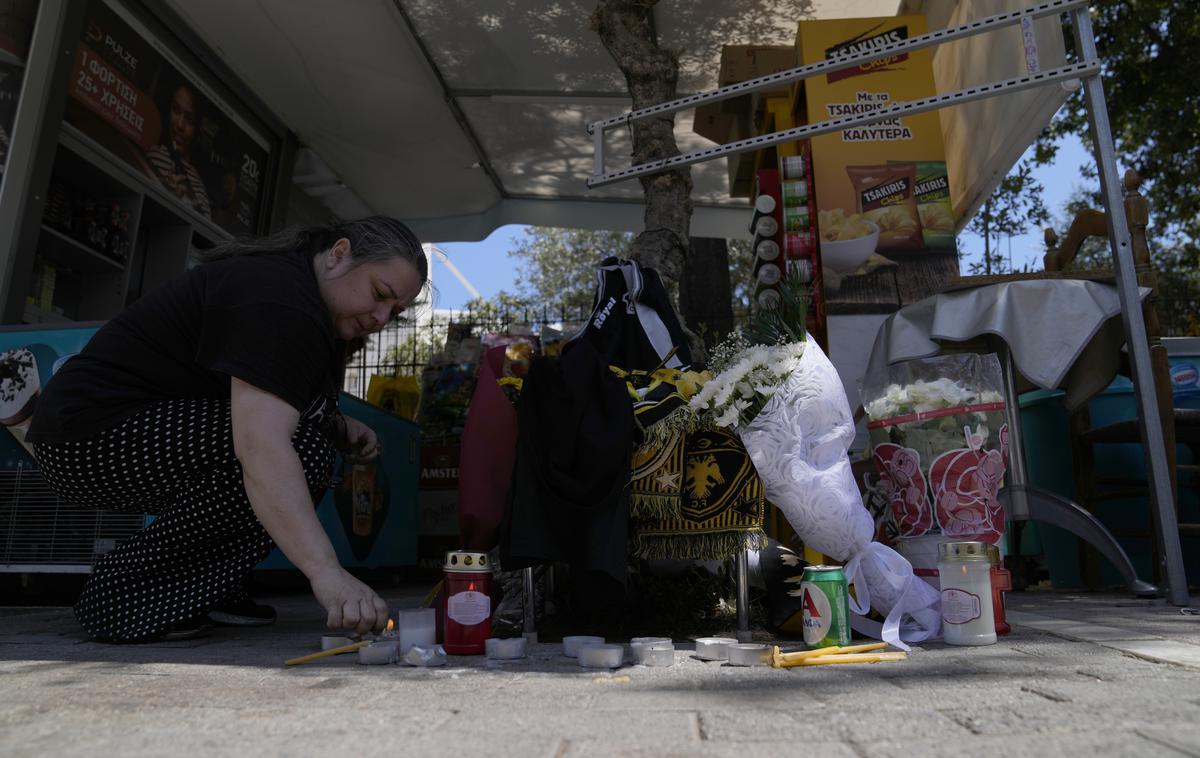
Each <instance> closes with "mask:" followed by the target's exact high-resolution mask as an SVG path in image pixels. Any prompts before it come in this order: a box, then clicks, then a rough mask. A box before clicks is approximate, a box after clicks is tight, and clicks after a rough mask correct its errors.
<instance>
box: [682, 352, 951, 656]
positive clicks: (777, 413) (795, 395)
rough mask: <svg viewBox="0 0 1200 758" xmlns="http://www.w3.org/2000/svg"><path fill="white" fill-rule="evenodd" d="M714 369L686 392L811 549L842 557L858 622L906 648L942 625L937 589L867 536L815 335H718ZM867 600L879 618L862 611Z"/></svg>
mask: <svg viewBox="0 0 1200 758" xmlns="http://www.w3.org/2000/svg"><path fill="white" fill-rule="evenodd" d="M713 370H714V374H715V376H714V378H713V379H712V380H711V381H710V382H708V383H706V384H705V386H704V387H703V388H702V389H701V391H700V392H699V393H697V395H696V396H695V397H693V398H692V400H691V405H692V408H693V409H694V410H695V411H697V412H698V413H700V414H701V415H703V416H707V418H708V419H709V420H711V422H712V423H715V424H718V425H720V426H727V427H731V428H733V429H734V431H736V432H737V434H738V436H739V437H740V438H741V440H742V444H744V445H745V446H746V450H747V452H748V453H749V455H750V459H751V460H752V461H753V462H754V466H755V468H756V469H757V471H758V475H759V477H760V478H761V479H762V482H763V488H764V490H765V493H766V496H767V499H768V500H770V501H771V502H772V503H773V504H774V505H775V506H776V507H777V508H779V509H780V510H781V511H782V512H783V514H784V516H785V517H786V518H787V520H788V522H789V523H790V524H791V525H792V528H794V529H795V530H796V533H797V534H798V535H799V536H800V538H801V539H802V540H803V541H804V543H805V544H806V545H808V546H810V547H812V548H813V549H815V550H819V551H820V552H822V553H824V554H825V555H828V556H830V557H831V558H833V559H835V560H839V561H844V562H845V572H846V576H847V578H848V579H849V580H850V581H851V582H852V583H853V584H854V587H855V598H853V599H852V600H851V610H852V611H853V612H854V613H855V614H857V615H856V616H855V618H854V619H853V620H852V624H853V626H854V627H855V628H856V629H859V630H860V631H863V632H865V633H868V634H873V635H875V636H876V637H880V638H882V639H884V640H886V641H887V642H890V643H892V644H894V645H897V646H899V647H901V648H905V649H907V646H906V645H905V644H904V642H903V640H907V641H910V642H915V641H920V640H923V639H927V638H929V637H932V636H936V635H937V633H938V631H939V629H940V621H941V617H940V613H939V610H938V596H937V592H936V591H934V590H933V589H932V588H931V587H929V586H928V585H926V584H925V583H923V582H921V581H920V580H918V579H916V578H915V577H914V576H913V572H912V567H911V566H910V565H909V564H908V562H907V561H906V560H905V559H904V558H903V557H902V556H900V555H899V554H898V553H896V552H895V551H893V550H891V549H890V548H888V547H886V546H884V545H880V544H879V543H876V542H872V537H873V535H874V522H873V521H872V519H871V516H870V514H869V513H868V512H867V509H866V507H865V506H864V505H863V502H862V498H861V496H860V495H859V492H858V487H857V485H856V484H855V481H854V477H853V475H852V474H851V471H850V459H849V457H848V455H847V450H848V449H849V446H850V443H851V442H852V441H853V439H854V422H853V419H852V417H851V414H850V407H849V403H848V402H847V401H846V393H845V391H844V390H843V388H842V383H841V380H840V379H839V378H838V375H837V371H836V370H835V369H834V367H833V364H832V363H830V362H829V359H828V358H826V357H825V354H824V353H823V352H822V351H821V349H820V347H818V346H817V345H816V343H814V342H811V341H808V342H800V341H793V342H787V343H783V344H776V345H768V346H763V345H757V346H756V345H751V344H749V342H747V341H743V342H740V343H739V342H734V343H726V345H725V346H724V347H723V348H722V349H719V350H718V351H716V355H715V356H714V366H713ZM871 608H874V609H875V610H877V611H879V612H880V613H881V614H882V615H884V616H885V617H886V621H885V622H884V623H883V624H882V625H880V624H877V623H875V622H871V621H869V620H867V619H866V614H867V612H868V611H869V609H871Z"/></svg>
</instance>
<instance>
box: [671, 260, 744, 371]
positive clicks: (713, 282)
mask: <svg viewBox="0 0 1200 758" xmlns="http://www.w3.org/2000/svg"><path fill="white" fill-rule="evenodd" d="M690 242H691V252H690V253H689V255H688V265H687V267H686V268H685V269H684V270H683V276H682V277H680V279H679V309H680V311H682V315H683V320H684V324H685V325H686V326H687V328H688V329H690V330H692V331H693V332H695V333H696V334H698V335H699V336H700V339H701V340H703V342H704V346H705V347H706V348H709V349H711V348H712V347H714V346H715V345H716V344H717V343H718V342H720V341H721V340H723V339H724V338H725V335H727V334H729V333H730V332H731V331H733V304H732V302H731V301H732V300H733V287H732V284H731V283H730V280H729V245H728V243H727V242H726V241H725V240H723V239H717V238H713V237H692V238H691V240H690Z"/></svg>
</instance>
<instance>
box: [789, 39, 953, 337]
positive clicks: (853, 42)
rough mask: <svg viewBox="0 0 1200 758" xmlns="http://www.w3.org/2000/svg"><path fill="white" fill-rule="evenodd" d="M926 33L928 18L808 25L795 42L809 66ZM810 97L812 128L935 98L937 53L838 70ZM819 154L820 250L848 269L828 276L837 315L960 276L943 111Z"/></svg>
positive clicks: (876, 129)
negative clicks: (901, 104) (943, 131)
mask: <svg viewBox="0 0 1200 758" xmlns="http://www.w3.org/2000/svg"><path fill="white" fill-rule="evenodd" d="M924 33H925V19H924V17H922V16H898V17H888V18H859V19H838V20H829V21H802V22H800V25H799V32H798V35H797V45H798V47H799V58H800V60H801V63H802V64H804V65H807V64H811V63H817V62H820V61H823V60H827V59H836V58H838V57H846V56H850V55H856V54H859V53H862V52H865V51H870V50H876V49H879V48H881V47H884V46H886V45H889V44H892V43H896V42H901V41H903V40H905V39H908V38H910V37H915V36H917V35H920V34H924ZM803 91H804V97H803V103H802V108H801V110H803V111H805V116H806V119H807V121H808V122H809V123H816V122H818V121H826V120H829V119H834V118H845V117H853V116H857V115H863V114H867V113H871V112H873V111H875V110H878V109H880V108H884V107H887V106H889V105H891V104H893V103H897V102H904V101H911V100H917V99H920V98H924V97H930V96H932V95H935V94H936V93H937V89H936V87H935V85H934V80H933V68H932V51H931V50H929V49H923V50H916V51H911V52H904V53H900V54H895V55H892V56H890V57H885V58H882V59H879V60H875V61H869V62H866V63H859V64H854V65H850V66H847V67H846V68H843V69H840V70H835V71H830V72H827V73H826V74H824V75H820V76H815V77H811V78H809V79H807V80H805V82H804V89H803ZM812 154H813V162H812V167H813V181H814V184H815V188H814V189H815V193H814V194H815V196H816V204H817V230H818V234H819V242H818V245H819V247H820V249H821V254H822V260H823V262H824V263H825V267H826V269H830V268H836V267H837V266H838V265H841V267H842V270H838V271H835V274H836V276H833V277H829V278H828V279H827V281H826V295H827V298H828V303H829V308H830V312H831V313H836V312H843V313H845V312H851V313H852V312H887V311H890V310H895V309H896V308H898V307H900V306H901V305H904V304H906V303H909V302H913V301H915V300H918V299H921V298H923V297H926V296H928V295H931V294H933V293H934V292H936V291H938V290H940V289H941V287H942V286H944V284H945V282H946V280H947V279H949V277H950V276H952V275H954V274H957V273H958V262H957V255H956V251H955V239H954V217H953V212H952V209H951V206H950V184H949V180H948V178H947V172H946V157H945V149H944V146H943V143H942V131H941V121H940V117H939V115H938V112H937V111H932V112H927V113H921V114H917V115H911V116H905V117H903V118H893V119H889V120H887V121H884V122H881V123H876V124H868V125H863V126H854V127H850V128H847V129H843V130H841V131H838V132H834V133H831V134H826V135H822V136H820V137H815V138H813V140H812ZM875 235H878V236H877V238H875V239H874V241H872V238H873V237H875ZM856 243H857V244H856Z"/></svg>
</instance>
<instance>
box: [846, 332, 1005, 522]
mask: <svg viewBox="0 0 1200 758" xmlns="http://www.w3.org/2000/svg"><path fill="white" fill-rule="evenodd" d="M1002 388H1003V379H1002V376H1001V373H1000V363H999V361H998V360H997V359H996V356H995V355H982V356H981V355H975V354H961V355H948V356H940V357H936V358H923V359H919V360H914V361H905V362H904V363H900V364H896V365H894V366H889V367H888V368H887V369H886V370H885V371H883V372H879V373H878V374H875V375H871V376H868V377H865V378H864V380H863V383H862V396H863V408H864V410H866V413H867V416H868V418H869V422H868V424H867V428H868V429H869V430H870V434H871V446H872V458H873V459H874V461H875V466H876V468H877V469H878V471H879V474H880V476H881V477H882V485H883V487H884V490H885V492H886V493H887V495H888V497H889V499H890V501H891V512H892V518H893V520H894V521H895V523H896V527H897V530H898V532H899V535H900V537H901V539H902V540H911V539H915V538H918V537H921V536H924V535H927V534H932V535H936V534H941V535H944V536H945V537H947V538H953V539H956V540H983V541H985V542H988V543H990V544H996V543H998V542H999V541H1000V538H1001V537H1002V536H1003V533H1004V514H1003V511H1002V509H1001V507H1000V503H999V500H998V492H999V489H1000V485H1001V482H1002V481H1003V478H1004V471H1005V468H1006V463H1007V460H1008V426H1007V417H1006V415H1005V403H1004V396H1003V394H1002V393H1001V389H1002Z"/></svg>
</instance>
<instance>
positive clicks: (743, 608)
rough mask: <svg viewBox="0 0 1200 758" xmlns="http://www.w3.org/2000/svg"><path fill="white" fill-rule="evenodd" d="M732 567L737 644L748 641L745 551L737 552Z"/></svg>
mask: <svg viewBox="0 0 1200 758" xmlns="http://www.w3.org/2000/svg"><path fill="white" fill-rule="evenodd" d="M735 561H736V563H735V565H734V574H735V576H734V579H735V581H736V582H737V638H738V642H749V641H750V590H749V586H748V585H749V581H750V561H749V559H748V557H747V555H746V549H745V548H743V549H741V550H739V551H738V554H737V558H736V559H735Z"/></svg>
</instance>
